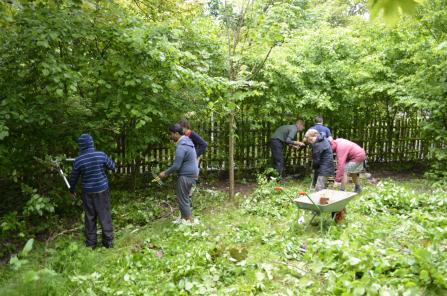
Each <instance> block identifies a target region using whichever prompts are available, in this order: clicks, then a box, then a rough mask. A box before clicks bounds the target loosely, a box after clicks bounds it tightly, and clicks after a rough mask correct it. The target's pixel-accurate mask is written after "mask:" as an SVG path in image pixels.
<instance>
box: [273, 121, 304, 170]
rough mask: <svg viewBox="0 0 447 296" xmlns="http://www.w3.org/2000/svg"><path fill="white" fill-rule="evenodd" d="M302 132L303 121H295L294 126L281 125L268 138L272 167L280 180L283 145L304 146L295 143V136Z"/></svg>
mask: <svg viewBox="0 0 447 296" xmlns="http://www.w3.org/2000/svg"><path fill="white" fill-rule="evenodd" d="M302 130H304V121H302V120H297V121H296V123H295V124H291V125H282V126H280V127H278V128H277V129H276V130H275V132H274V133H273V134H272V136H271V137H270V142H269V143H270V148H271V150H272V158H273V166H274V167H275V169H276V171H277V172H278V175H279V177H280V178H282V177H283V175H284V155H283V149H284V145H290V146H292V147H294V148H299V147H302V146H304V143H302V142H300V141H295V140H294V139H295V137H296V134H297V133H298V132H299V131H302Z"/></svg>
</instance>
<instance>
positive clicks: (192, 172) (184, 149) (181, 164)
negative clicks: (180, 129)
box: [165, 136, 199, 178]
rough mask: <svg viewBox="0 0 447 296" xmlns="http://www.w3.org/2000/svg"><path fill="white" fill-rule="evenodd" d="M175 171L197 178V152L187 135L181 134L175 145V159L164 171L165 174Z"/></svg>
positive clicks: (181, 174) (180, 174)
mask: <svg viewBox="0 0 447 296" xmlns="http://www.w3.org/2000/svg"><path fill="white" fill-rule="evenodd" d="M175 172H177V174H178V175H179V176H186V177H191V178H197V177H198V175H199V168H198V166H197V154H196V150H195V149H194V144H193V143H192V141H191V139H190V138H188V137H187V136H181V137H180V139H178V141H177V144H176V147H175V159H174V162H173V163H172V165H171V166H170V167H169V168H168V169H167V170H166V171H165V173H166V175H170V174H172V173H175Z"/></svg>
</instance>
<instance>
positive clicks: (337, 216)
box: [332, 208, 347, 224]
mask: <svg viewBox="0 0 447 296" xmlns="http://www.w3.org/2000/svg"><path fill="white" fill-rule="evenodd" d="M346 214H347V212H346V208H344V209H343V210H341V211H339V212H333V213H332V218H333V219H334V221H335V223H337V224H340V223H341V222H343V220H344V219H345V217H346Z"/></svg>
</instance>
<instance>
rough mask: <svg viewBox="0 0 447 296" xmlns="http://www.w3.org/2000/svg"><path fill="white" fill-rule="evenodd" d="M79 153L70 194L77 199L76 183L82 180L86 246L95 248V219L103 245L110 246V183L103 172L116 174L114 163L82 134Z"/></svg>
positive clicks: (91, 139)
mask: <svg viewBox="0 0 447 296" xmlns="http://www.w3.org/2000/svg"><path fill="white" fill-rule="evenodd" d="M78 143H79V148H80V154H79V156H78V157H76V159H75V161H74V163H73V170H72V171H71V176H70V192H71V194H73V195H74V196H76V193H75V192H76V191H75V189H76V183H77V182H78V179H79V176H81V178H82V182H81V183H82V203H83V207H84V214H85V215H84V216H85V217H84V218H85V219H84V223H85V237H86V240H85V244H86V246H87V247H92V248H95V247H96V220H97V218H99V223H100V224H101V228H102V245H103V246H104V247H106V248H111V247H112V246H113V226H112V215H111V213H110V193H109V182H108V180H107V176H106V174H105V171H104V169H105V168H107V169H109V170H111V171H115V163H114V162H113V161H112V160H111V159H110V158H109V157H108V156H107V154H105V153H104V152H102V151H96V150H95V147H94V146H93V138H92V136H90V135H89V134H82V135H81V136H80V137H79V139H78Z"/></svg>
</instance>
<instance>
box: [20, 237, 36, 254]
mask: <svg viewBox="0 0 447 296" xmlns="http://www.w3.org/2000/svg"><path fill="white" fill-rule="evenodd" d="M33 243H34V239H33V238H31V239H29V240H28V241H27V242H26V244H25V246H24V247H23V250H22V252H21V253H20V255H21V256H23V257H26V256H27V255H28V253H29V252H30V251H31V250H32V249H33Z"/></svg>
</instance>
